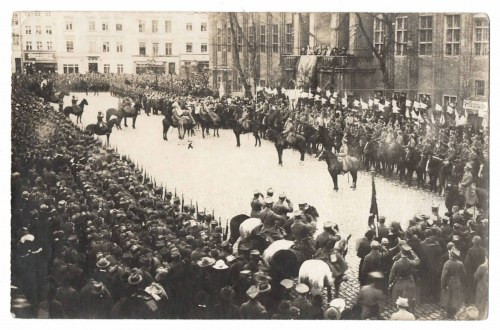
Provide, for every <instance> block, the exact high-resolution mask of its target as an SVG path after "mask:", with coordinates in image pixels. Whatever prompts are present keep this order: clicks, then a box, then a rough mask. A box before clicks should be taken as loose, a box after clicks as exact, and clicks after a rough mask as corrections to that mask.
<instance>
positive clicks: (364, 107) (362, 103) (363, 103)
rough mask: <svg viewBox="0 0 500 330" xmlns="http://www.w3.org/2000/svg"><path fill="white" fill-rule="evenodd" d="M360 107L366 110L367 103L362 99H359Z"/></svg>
mask: <svg viewBox="0 0 500 330" xmlns="http://www.w3.org/2000/svg"><path fill="white" fill-rule="evenodd" d="M368 102H370V101H368ZM361 109H363V110H368V103H365V102H363V99H361Z"/></svg>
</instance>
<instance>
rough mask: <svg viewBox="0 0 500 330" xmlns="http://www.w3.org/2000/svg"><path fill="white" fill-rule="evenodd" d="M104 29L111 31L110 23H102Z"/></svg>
mask: <svg viewBox="0 0 500 330" xmlns="http://www.w3.org/2000/svg"><path fill="white" fill-rule="evenodd" d="M102 30H103V31H109V26H108V23H102Z"/></svg>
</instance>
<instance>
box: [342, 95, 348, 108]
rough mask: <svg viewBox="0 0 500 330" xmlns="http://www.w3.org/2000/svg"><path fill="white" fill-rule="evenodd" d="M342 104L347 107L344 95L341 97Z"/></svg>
mask: <svg viewBox="0 0 500 330" xmlns="http://www.w3.org/2000/svg"><path fill="white" fill-rule="evenodd" d="M342 105H343V106H344V107H347V98H345V97H343V98H342Z"/></svg>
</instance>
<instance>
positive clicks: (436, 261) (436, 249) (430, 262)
mask: <svg viewBox="0 0 500 330" xmlns="http://www.w3.org/2000/svg"><path fill="white" fill-rule="evenodd" d="M424 233H425V236H426V237H425V240H423V241H422V242H420V248H421V264H420V270H421V272H420V275H421V282H422V287H423V288H422V289H423V291H424V292H425V293H424V295H423V297H426V298H427V299H429V300H430V301H431V302H437V300H438V299H439V277H440V274H441V256H442V253H443V252H442V250H441V246H440V245H439V243H438V242H437V241H435V240H434V239H433V238H432V230H431V229H426V230H425V232H424Z"/></svg>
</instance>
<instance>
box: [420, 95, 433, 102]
mask: <svg viewBox="0 0 500 330" xmlns="http://www.w3.org/2000/svg"><path fill="white" fill-rule="evenodd" d="M430 99H431V94H425V93H419V94H418V101H419V102H423V101H425V100H429V101H430Z"/></svg>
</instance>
